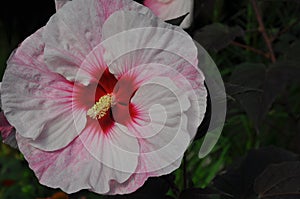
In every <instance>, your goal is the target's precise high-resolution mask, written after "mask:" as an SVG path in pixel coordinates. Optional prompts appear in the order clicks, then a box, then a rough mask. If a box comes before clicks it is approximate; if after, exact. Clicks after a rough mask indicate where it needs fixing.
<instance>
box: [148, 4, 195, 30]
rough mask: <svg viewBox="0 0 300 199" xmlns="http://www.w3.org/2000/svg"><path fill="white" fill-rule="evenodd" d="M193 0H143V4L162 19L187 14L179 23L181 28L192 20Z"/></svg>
mask: <svg viewBox="0 0 300 199" xmlns="http://www.w3.org/2000/svg"><path fill="white" fill-rule="evenodd" d="M193 2H194V1H193V0H145V1H144V5H145V6H147V7H148V8H150V9H151V10H152V11H153V12H154V13H155V14H156V15H157V16H158V17H159V18H161V19H164V20H171V19H175V18H178V17H181V16H183V15H185V14H188V15H187V16H186V18H185V19H184V20H183V21H182V23H181V24H180V26H181V27H182V28H188V27H189V26H190V25H191V22H192V21H191V20H192V14H193Z"/></svg>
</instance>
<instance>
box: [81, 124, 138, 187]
mask: <svg viewBox="0 0 300 199" xmlns="http://www.w3.org/2000/svg"><path fill="white" fill-rule="evenodd" d="M79 138H80V139H81V140H82V142H83V144H84V146H85V147H86V149H87V150H88V151H89V152H90V153H91V155H92V156H94V157H95V159H97V160H98V161H99V162H101V163H102V164H104V165H105V166H107V167H110V168H112V169H115V170H118V171H121V172H126V173H128V176H127V177H128V178H129V176H130V175H131V174H132V173H134V171H135V169H136V167H137V164H138V156H139V144H138V140H137V139H136V137H135V136H133V135H131V133H130V132H128V130H127V128H126V127H125V126H122V125H120V124H118V123H115V124H114V126H113V127H112V128H111V129H110V130H109V131H108V132H106V133H104V132H103V131H102V129H101V126H100V125H99V123H98V121H97V120H92V119H90V120H89V122H88V124H87V126H86V128H85V129H84V130H83V131H82V133H81V134H80V135H79ZM128 178H127V179H128ZM127 179H124V181H125V180H127ZM119 182H121V181H119Z"/></svg>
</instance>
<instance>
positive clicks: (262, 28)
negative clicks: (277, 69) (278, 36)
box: [250, 0, 276, 63]
mask: <svg viewBox="0 0 300 199" xmlns="http://www.w3.org/2000/svg"><path fill="white" fill-rule="evenodd" d="M250 1H251V3H252V6H253V9H254V12H255V15H256V19H257V22H258V24H259V32H261V34H262V36H263V38H264V40H265V43H266V45H267V48H268V50H269V53H270V58H271V61H272V62H273V63H275V62H276V57H275V54H274V51H273V48H272V39H271V38H270V37H269V36H268V34H267V31H266V28H265V25H264V22H263V20H262V17H261V13H260V11H259V8H258V5H257V1H256V0H250Z"/></svg>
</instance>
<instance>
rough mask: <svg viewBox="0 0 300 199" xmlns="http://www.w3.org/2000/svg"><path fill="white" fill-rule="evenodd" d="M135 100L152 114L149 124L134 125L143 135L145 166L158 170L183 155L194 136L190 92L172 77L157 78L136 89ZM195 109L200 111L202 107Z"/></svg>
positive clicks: (141, 138) (148, 170)
mask: <svg viewBox="0 0 300 199" xmlns="http://www.w3.org/2000/svg"><path fill="white" fill-rule="evenodd" d="M132 103H133V104H135V105H136V106H137V107H138V109H139V110H140V111H142V112H147V113H148V115H149V117H150V118H151V119H150V122H148V124H145V125H140V124H133V125H132V128H133V129H134V130H135V131H136V133H137V134H138V135H139V142H140V146H141V153H142V157H141V158H142V161H143V162H142V163H143V164H144V165H143V167H144V168H146V169H145V170H146V171H147V172H155V171H158V170H161V169H163V168H165V167H168V166H170V165H172V164H173V163H174V162H175V161H176V160H178V159H179V158H180V157H182V156H183V153H184V152H185V150H186V149H187V147H188V145H189V143H190V141H191V139H192V138H191V137H190V134H189V132H188V130H187V124H188V119H189V118H187V115H186V114H185V111H186V110H188V108H189V107H190V103H189V100H188V95H187V93H186V92H185V91H182V90H180V89H178V88H177V86H176V85H175V84H174V83H173V82H172V81H171V80H170V79H169V78H163V77H161V78H154V79H152V80H151V81H149V82H147V83H145V84H143V85H142V86H141V87H140V88H139V89H138V90H137V91H136V93H135V95H134V96H133V98H132ZM194 113H195V114H199V111H198V109H195V110H194ZM145 120H146V121H147V120H148V118H146V119H145ZM198 125H199V124H198ZM193 134H195V132H193ZM173 168H174V167H173Z"/></svg>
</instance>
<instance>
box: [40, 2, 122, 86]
mask: <svg viewBox="0 0 300 199" xmlns="http://www.w3.org/2000/svg"><path fill="white" fill-rule="evenodd" d="M127 2H128V1H127V0H116V1H106V0H85V1H82V0H73V1H72V3H68V4H66V5H65V6H63V7H62V8H61V9H59V10H58V12H57V13H56V14H54V15H53V16H52V17H51V18H50V20H49V22H48V23H47V25H46V26H45V31H44V35H43V40H44V41H45V44H46V46H45V55H44V58H45V62H46V64H47V65H48V67H49V68H50V69H51V70H52V71H54V72H57V73H59V74H61V75H63V76H64V77H66V78H67V79H68V80H72V81H74V80H75V79H76V78H75V77H76V75H77V72H78V70H79V68H80V65H81V63H82V62H83V61H84V60H85V57H86V56H87V55H88V54H89V53H90V52H91V51H92V50H93V48H94V47H96V46H97V45H98V44H99V43H100V42H101V39H102V26H103V24H104V22H105V20H106V19H107V18H108V17H109V16H110V15H111V14H112V13H113V12H115V11H116V10H119V9H121V8H122V7H124V5H126V3H127ZM83 70H84V69H83ZM77 81H79V82H81V83H83V84H88V82H87V81H86V79H84V77H83V79H80V78H79V77H77Z"/></svg>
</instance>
